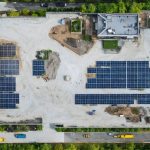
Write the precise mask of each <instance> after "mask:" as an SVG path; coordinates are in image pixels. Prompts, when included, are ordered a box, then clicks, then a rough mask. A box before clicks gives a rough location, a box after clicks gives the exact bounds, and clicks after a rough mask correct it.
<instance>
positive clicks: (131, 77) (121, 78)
mask: <svg viewBox="0 0 150 150" xmlns="http://www.w3.org/2000/svg"><path fill="white" fill-rule="evenodd" d="M87 73H89V74H90V73H94V74H95V76H96V77H95V78H94V79H91V78H90V75H89V77H88V79H87V84H86V88H133V89H134V88H135V89H137V88H138V89H139V88H140V89H141V88H150V67H149V61H97V62H96V67H95V68H88V70H87Z"/></svg>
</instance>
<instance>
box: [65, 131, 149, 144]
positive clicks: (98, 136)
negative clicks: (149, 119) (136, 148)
mask: <svg viewBox="0 0 150 150" xmlns="http://www.w3.org/2000/svg"><path fill="white" fill-rule="evenodd" d="M83 134H84V133H64V142H65V143H128V142H134V143H150V133H132V134H134V135H135V138H134V139H120V138H114V137H113V135H115V133H113V135H107V133H105V132H101V133H97V132H95V133H90V134H91V137H90V138H84V137H83Z"/></svg>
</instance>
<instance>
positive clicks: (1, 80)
mask: <svg viewBox="0 0 150 150" xmlns="http://www.w3.org/2000/svg"><path fill="white" fill-rule="evenodd" d="M15 90H16V78H15V77H0V92H1V91H3V92H5V91H11V92H12V91H15Z"/></svg>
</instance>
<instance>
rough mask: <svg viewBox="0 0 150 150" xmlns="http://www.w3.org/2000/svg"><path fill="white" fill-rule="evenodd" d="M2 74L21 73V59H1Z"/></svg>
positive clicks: (0, 71) (0, 72) (0, 69)
mask: <svg viewBox="0 0 150 150" xmlns="http://www.w3.org/2000/svg"><path fill="white" fill-rule="evenodd" d="M0 75H19V60H5V59H1V60H0Z"/></svg>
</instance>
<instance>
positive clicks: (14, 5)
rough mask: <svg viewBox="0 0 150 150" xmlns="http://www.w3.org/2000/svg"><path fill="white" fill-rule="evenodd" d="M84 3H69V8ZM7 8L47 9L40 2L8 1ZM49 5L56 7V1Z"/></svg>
mask: <svg viewBox="0 0 150 150" xmlns="http://www.w3.org/2000/svg"><path fill="white" fill-rule="evenodd" d="M81 5H82V3H67V6H66V7H67V8H70V7H80V6H81ZM5 7H6V8H12V9H16V10H22V9H23V8H28V9H30V10H38V9H46V8H44V7H41V6H40V3H18V2H17V3H7V4H6V6H5ZM49 7H56V5H55V3H49Z"/></svg>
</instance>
